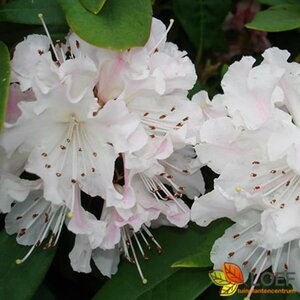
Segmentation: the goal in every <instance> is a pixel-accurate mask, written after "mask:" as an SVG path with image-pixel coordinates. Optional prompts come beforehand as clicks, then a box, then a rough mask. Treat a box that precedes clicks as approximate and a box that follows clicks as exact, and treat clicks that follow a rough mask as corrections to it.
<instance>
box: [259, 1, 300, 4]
mask: <svg viewBox="0 0 300 300" xmlns="http://www.w3.org/2000/svg"><path fill="white" fill-rule="evenodd" d="M258 2H259V3H261V4H266V5H278V4H297V3H299V0H259V1H258Z"/></svg>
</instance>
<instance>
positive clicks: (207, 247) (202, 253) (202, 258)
mask: <svg viewBox="0 0 300 300" xmlns="http://www.w3.org/2000/svg"><path fill="white" fill-rule="evenodd" d="M231 224H232V223H231V222H230V221H228V220H226V219H224V220H219V221H217V222H214V223H213V226H210V227H208V228H201V229H200V228H199V231H200V230H201V231H204V232H206V234H204V235H203V240H202V242H201V247H200V248H199V249H198V250H197V251H195V253H193V255H190V256H187V257H184V258H183V259H181V260H179V261H176V262H174V263H173V264H172V267H173V268H178V267H180V268H204V267H209V266H211V265H212V263H211V261H210V251H211V248H212V245H213V243H214V242H215V240H216V239H217V238H219V237H220V236H221V235H222V234H223V233H224V231H225V229H226V228H228V227H229V226H230V225H231Z"/></svg>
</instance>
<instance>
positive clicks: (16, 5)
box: [0, 0, 66, 25]
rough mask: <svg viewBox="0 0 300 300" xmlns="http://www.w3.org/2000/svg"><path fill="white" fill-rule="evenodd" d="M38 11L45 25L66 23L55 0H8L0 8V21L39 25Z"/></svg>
mask: <svg viewBox="0 0 300 300" xmlns="http://www.w3.org/2000/svg"><path fill="white" fill-rule="evenodd" d="M39 13H42V14H43V15H44V19H45V22H46V24H47V25H63V24H65V23H66V21H65V16H64V13H63V11H62V9H61V8H60V6H59V5H58V3H57V1H56V0H34V1H32V0H10V1H9V2H8V3H7V4H5V5H4V6H3V7H2V8H1V9H0V21H5V22H13V23H21V24H36V25H40V24H41V21H40V19H39V18H38V14H39Z"/></svg>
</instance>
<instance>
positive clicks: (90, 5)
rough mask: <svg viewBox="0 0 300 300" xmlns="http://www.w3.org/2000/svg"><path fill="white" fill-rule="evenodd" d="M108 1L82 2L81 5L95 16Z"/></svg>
mask: <svg viewBox="0 0 300 300" xmlns="http://www.w3.org/2000/svg"><path fill="white" fill-rule="evenodd" d="M105 2H106V0H80V3H81V4H82V5H83V6H84V7H85V8H86V9H87V10H89V11H90V12H92V13H93V14H95V15H96V14H98V13H99V11H100V10H101V9H102V7H103V5H104V4H105Z"/></svg>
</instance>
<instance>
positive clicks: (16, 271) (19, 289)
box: [0, 230, 55, 300]
mask: <svg viewBox="0 0 300 300" xmlns="http://www.w3.org/2000/svg"><path fill="white" fill-rule="evenodd" d="M28 250H29V247H24V246H20V245H18V244H17V242H16V238H15V236H9V235H7V234H6V232H5V231H4V230H2V231H1V232H0V253H1V259H0V299H9V300H20V299H31V297H32V296H33V295H34V293H35V291H36V290H37V289H38V287H39V285H40V284H41V282H42V280H43V278H44V276H45V274H46V272H47V270H48V268H49V266H50V264H51V262H52V259H53V257H54V254H55V250H54V249H49V250H43V249H41V248H36V249H35V250H34V252H33V253H32V254H31V256H30V257H29V258H28V259H27V260H26V261H25V262H24V263H23V264H20V265H17V264H16V259H19V258H22V257H23V256H24V255H25V254H26V253H27V252H28Z"/></svg>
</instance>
